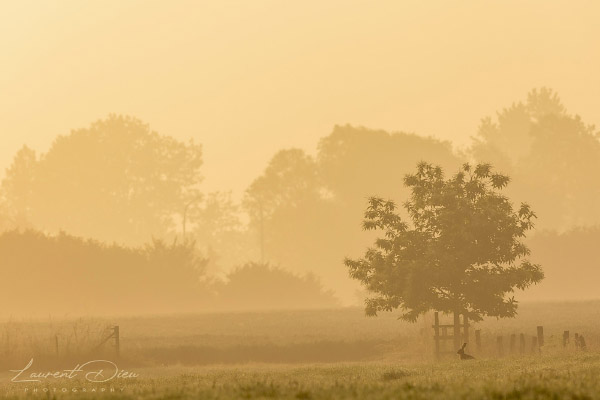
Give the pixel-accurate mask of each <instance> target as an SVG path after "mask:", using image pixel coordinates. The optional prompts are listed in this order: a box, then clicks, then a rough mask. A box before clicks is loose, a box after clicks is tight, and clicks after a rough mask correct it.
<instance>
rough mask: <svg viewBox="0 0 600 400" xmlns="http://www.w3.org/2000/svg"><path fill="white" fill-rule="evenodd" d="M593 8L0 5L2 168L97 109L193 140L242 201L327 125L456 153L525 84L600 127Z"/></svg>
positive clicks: (598, 32) (597, 30)
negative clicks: (438, 145)
mask: <svg viewBox="0 0 600 400" xmlns="http://www.w3.org/2000/svg"><path fill="white" fill-rule="evenodd" d="M599 21H600V3H599V2H593V1H579V2H577V1H502V2H492V1H489V2H488V1H480V0H477V1H460V2H459V1H456V2H450V1H439V2H427V1H414V2H412V1H376V2H367V1H360V2H359V1H348V0H343V1H323V0H319V1H296V2H292V1H281V0H275V1H258V0H251V1H239V2H232V1H222V0H218V1H210V2H209V1H204V2H202V1H189V2H186V1H122V0H118V1H107V0H102V1H79V0H75V1H66V0H60V1H59V0H56V1H52V2H50V1H32V2H26V1H7V0H4V1H1V2H0V135H1V141H0V167H2V170H3V169H4V168H5V167H7V166H8V164H9V163H10V160H11V159H12V156H13V154H14V153H15V151H16V150H17V149H18V148H19V147H21V146H22V145H23V144H27V145H29V146H31V147H33V148H34V149H36V150H38V151H45V150H46V149H47V148H48V146H49V145H50V143H51V141H52V140H53V138H54V137H55V136H56V135H58V134H66V133H68V132H69V131H70V130H71V129H73V128H80V127H85V126H88V125H89V124H90V123H91V122H92V121H94V120H96V119H98V118H103V117H105V116H106V115H107V114H108V113H111V112H115V113H123V114H130V115H134V116H137V117H138V118H140V119H142V120H144V121H146V122H148V123H149V124H150V126H151V127H152V128H153V129H155V130H157V131H158V132H160V133H163V134H168V135H172V136H175V137H177V138H180V139H187V138H191V137H193V138H195V139H196V140H197V141H198V142H200V143H202V144H203V145H204V150H205V167H204V175H205V177H206V180H205V188H206V189H207V190H216V189H219V190H223V189H229V188H231V189H233V190H234V191H235V192H237V193H238V194H239V193H240V192H241V191H242V190H243V189H245V187H246V186H247V185H248V184H249V182H250V181H251V180H252V179H253V178H254V177H256V176H257V175H258V174H259V173H260V172H261V171H262V169H263V168H264V166H265V164H266V163H267V161H268V160H269V158H270V157H271V156H272V155H273V153H274V152H275V151H277V150H279V149H281V148H284V147H292V146H296V147H302V148H306V149H307V150H310V151H314V147H315V145H316V142H317V140H318V138H320V137H322V136H325V135H327V134H328V133H329V132H330V131H331V128H332V127H333V125H335V124H346V123H350V124H356V125H364V126H367V127H372V128H382V129H386V130H393V131H395V130H403V131H411V132H416V133H419V134H423V135H434V136H437V137H440V138H443V139H450V140H453V141H455V142H456V143H457V144H459V145H460V144H465V143H467V141H468V139H469V137H470V136H471V135H473V134H474V133H475V131H476V128H477V125H478V123H479V119H480V118H481V117H482V116H485V115H491V114H493V113H494V112H495V111H496V110H497V109H499V108H501V107H504V106H506V105H509V104H510V103H511V102H512V101H515V100H519V99H522V98H524V97H525V95H526V93H527V92H528V91H529V90H530V89H531V88H533V87H537V86H544V85H545V86H549V87H552V88H554V89H555V90H557V91H558V92H559V94H560V95H561V97H562V99H563V102H564V103H565V104H566V106H567V107H568V108H569V110H571V111H572V112H577V113H579V114H581V116H582V117H583V118H584V120H585V121H587V122H588V123H600V107H599V103H600V102H599V100H600V99H599V97H600V73H599V72H598V71H600V22H599Z"/></svg>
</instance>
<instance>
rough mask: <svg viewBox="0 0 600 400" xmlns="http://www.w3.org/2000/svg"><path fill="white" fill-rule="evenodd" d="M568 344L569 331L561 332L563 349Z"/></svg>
mask: <svg viewBox="0 0 600 400" xmlns="http://www.w3.org/2000/svg"><path fill="white" fill-rule="evenodd" d="M568 344H569V331H564V332H563V347H567V345H568Z"/></svg>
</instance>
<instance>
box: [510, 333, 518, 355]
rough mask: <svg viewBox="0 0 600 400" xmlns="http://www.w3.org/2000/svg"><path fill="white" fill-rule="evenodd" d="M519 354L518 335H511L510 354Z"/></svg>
mask: <svg viewBox="0 0 600 400" xmlns="http://www.w3.org/2000/svg"><path fill="white" fill-rule="evenodd" d="M516 352H517V335H515V334H514V333H511V334H510V354H515V353H516Z"/></svg>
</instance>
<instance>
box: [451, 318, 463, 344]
mask: <svg viewBox="0 0 600 400" xmlns="http://www.w3.org/2000/svg"><path fill="white" fill-rule="evenodd" d="M453 335H454V350H455V351H457V350H458V349H459V348H460V345H461V343H460V339H461V335H460V314H459V313H457V312H455V313H454V332H453Z"/></svg>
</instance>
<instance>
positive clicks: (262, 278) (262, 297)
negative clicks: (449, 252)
mask: <svg viewBox="0 0 600 400" xmlns="http://www.w3.org/2000/svg"><path fill="white" fill-rule="evenodd" d="M217 292H218V294H219V303H220V304H221V306H223V307H225V308H228V309H235V310H258V309H312V308H330V307H335V306H336V305H338V302H337V299H336V298H335V296H334V295H333V293H332V292H331V291H328V290H325V289H324V288H323V286H322V285H321V282H320V281H319V279H318V278H317V277H316V276H315V275H314V274H304V275H303V276H301V275H296V274H293V273H291V272H289V271H286V270H285V269H282V268H279V267H274V266H271V265H269V264H263V263H247V264H245V265H243V266H241V267H238V268H236V269H235V270H233V271H231V272H230V273H229V274H228V275H227V282H226V283H222V284H221V285H217Z"/></svg>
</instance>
